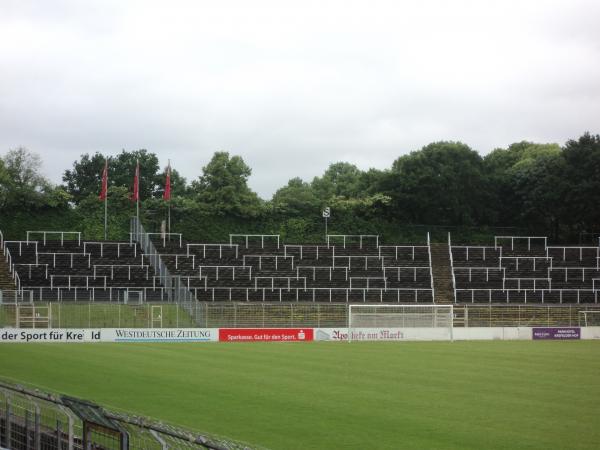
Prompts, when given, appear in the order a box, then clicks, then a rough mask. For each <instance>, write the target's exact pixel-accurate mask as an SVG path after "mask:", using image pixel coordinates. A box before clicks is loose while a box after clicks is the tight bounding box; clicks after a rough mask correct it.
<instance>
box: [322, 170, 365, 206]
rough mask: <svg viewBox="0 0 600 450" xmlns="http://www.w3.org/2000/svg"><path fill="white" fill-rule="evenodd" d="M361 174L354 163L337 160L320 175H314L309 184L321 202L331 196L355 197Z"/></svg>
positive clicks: (358, 189)
mask: <svg viewBox="0 0 600 450" xmlns="http://www.w3.org/2000/svg"><path fill="white" fill-rule="evenodd" d="M361 175H362V172H361V171H360V169H359V168H358V167H356V166H355V165H354V164H350V163H347V162H337V163H334V164H331V165H330V166H329V167H328V168H327V170H326V171H325V173H324V174H323V176H322V177H315V178H314V179H313V181H312V184H311V185H312V188H313V190H314V192H315V195H316V196H317V198H318V199H319V200H321V201H322V202H327V201H328V200H329V199H331V198H332V197H346V198H355V197H358V196H359V195H360V181H361Z"/></svg>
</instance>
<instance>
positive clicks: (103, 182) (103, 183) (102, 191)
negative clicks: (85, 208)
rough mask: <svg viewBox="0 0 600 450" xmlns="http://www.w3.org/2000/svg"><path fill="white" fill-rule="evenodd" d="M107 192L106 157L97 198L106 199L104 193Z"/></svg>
mask: <svg viewBox="0 0 600 450" xmlns="http://www.w3.org/2000/svg"><path fill="white" fill-rule="evenodd" d="M107 192H108V159H107V160H106V161H105V162H104V170H103V171H102V189H101V190H100V195H99V196H98V198H99V199H100V200H106V194H107Z"/></svg>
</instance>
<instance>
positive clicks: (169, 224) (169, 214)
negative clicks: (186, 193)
mask: <svg viewBox="0 0 600 450" xmlns="http://www.w3.org/2000/svg"><path fill="white" fill-rule="evenodd" d="M168 167H169V168H168V169H167V170H168V171H169V189H170V184H171V160H170V159H169V166H168ZM167 229H168V230H169V231H168V232H169V238H170V237H171V192H170V191H169V200H168V216H167Z"/></svg>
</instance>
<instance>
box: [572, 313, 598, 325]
mask: <svg viewBox="0 0 600 450" xmlns="http://www.w3.org/2000/svg"><path fill="white" fill-rule="evenodd" d="M577 319H578V322H579V326H580V327H598V326H600V310H599V309H597V310H595V311H579V312H578V313H577Z"/></svg>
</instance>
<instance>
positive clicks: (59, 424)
mask: <svg viewBox="0 0 600 450" xmlns="http://www.w3.org/2000/svg"><path fill="white" fill-rule="evenodd" d="M0 422H1V423H2V426H0V448H10V449H25V450H29V449H45V450H59V449H61V450H62V449H69V450H85V449H104V450H148V449H157V448H161V449H214V450H238V449H240V450H241V449H248V450H250V447H249V446H248V445H246V444H243V443H240V442H236V441H233V440H229V439H224V438H217V437H214V436H210V435H207V434H200V433H197V432H194V431H190V430H186V429H183V428H180V427H175V426H171V425H168V424H165V423H164V422H158V421H156V420H153V419H151V418H148V417H141V416H133V415H130V414H127V413H124V412H116V411H111V410H108V409H106V408H104V407H101V406H99V405H97V404H95V403H92V402H90V401H88V400H81V399H78V398H74V397H70V396H65V395H57V394H50V393H48V392H44V391H41V390H39V389H33V388H29V387H25V386H23V385H20V384H19V385H17V384H14V383H12V382H6V381H3V380H0Z"/></svg>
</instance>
